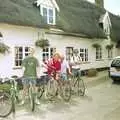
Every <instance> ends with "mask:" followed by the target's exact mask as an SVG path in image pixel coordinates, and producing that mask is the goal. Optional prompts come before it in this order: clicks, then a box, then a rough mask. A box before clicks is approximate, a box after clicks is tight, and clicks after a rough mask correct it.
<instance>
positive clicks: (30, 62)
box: [21, 48, 40, 104]
mask: <svg viewBox="0 0 120 120" xmlns="http://www.w3.org/2000/svg"><path fill="white" fill-rule="evenodd" d="M34 52H35V51H34V49H33V48H30V54H29V56H28V57H26V58H25V59H24V60H23V61H22V67H23V80H22V82H23V100H22V102H21V104H24V102H25V101H24V99H25V96H26V94H27V92H28V87H29V84H30V82H31V83H32V85H33V90H34V92H35V93H37V87H36V78H37V74H38V67H39V64H38V60H37V59H36V58H35V57H34ZM35 102H36V104H40V103H39V101H38V100H37V96H36V101H35Z"/></svg>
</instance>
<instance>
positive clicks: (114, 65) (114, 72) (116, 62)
mask: <svg viewBox="0 0 120 120" xmlns="http://www.w3.org/2000/svg"><path fill="white" fill-rule="evenodd" d="M109 75H110V77H111V78H112V80H113V81H114V82H115V81H116V80H120V56H117V57H115V58H113V60H112V61H111V63H110V69H109Z"/></svg>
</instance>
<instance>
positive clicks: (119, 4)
mask: <svg viewBox="0 0 120 120" xmlns="http://www.w3.org/2000/svg"><path fill="white" fill-rule="evenodd" d="M88 1H90V2H93V3H94V2H95V0H88ZM104 8H105V9H106V10H108V11H109V12H111V13H113V14H116V15H120V0H104Z"/></svg>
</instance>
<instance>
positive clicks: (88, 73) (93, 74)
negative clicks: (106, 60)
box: [87, 68, 97, 77]
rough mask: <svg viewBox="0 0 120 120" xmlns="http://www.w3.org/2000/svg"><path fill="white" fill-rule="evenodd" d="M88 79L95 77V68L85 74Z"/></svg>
mask: <svg viewBox="0 0 120 120" xmlns="http://www.w3.org/2000/svg"><path fill="white" fill-rule="evenodd" d="M87 75H88V77H93V76H96V75H97V70H96V69H95V68H91V69H89V70H88V72H87Z"/></svg>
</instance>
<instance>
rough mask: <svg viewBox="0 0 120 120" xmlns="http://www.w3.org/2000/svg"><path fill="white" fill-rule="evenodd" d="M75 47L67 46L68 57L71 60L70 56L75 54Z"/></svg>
mask: <svg viewBox="0 0 120 120" xmlns="http://www.w3.org/2000/svg"><path fill="white" fill-rule="evenodd" d="M73 50H74V47H66V59H67V60H68V61H70V58H71V57H72V56H73Z"/></svg>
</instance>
